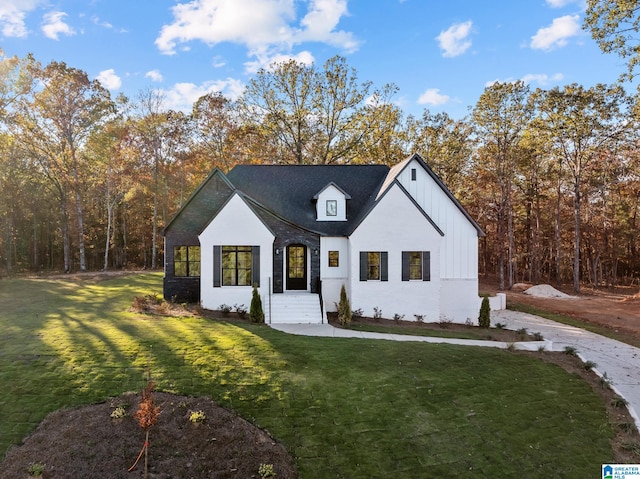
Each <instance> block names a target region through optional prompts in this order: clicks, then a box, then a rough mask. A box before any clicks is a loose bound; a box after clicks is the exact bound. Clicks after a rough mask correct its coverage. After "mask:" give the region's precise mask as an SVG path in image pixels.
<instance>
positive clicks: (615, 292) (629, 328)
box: [480, 279, 640, 339]
mask: <svg viewBox="0 0 640 479" xmlns="http://www.w3.org/2000/svg"><path fill="white" fill-rule="evenodd" d="M552 286H553V287H554V288H556V289H558V290H560V291H562V292H563V293H567V294H570V295H572V296H575V293H574V292H573V291H572V288H571V287H570V286H568V285H564V287H563V286H561V287H558V286H557V285H552ZM480 291H482V292H489V293H495V292H497V291H498V287H497V282H496V281H493V280H483V279H481V280H480ZM504 293H506V294H507V305H508V304H509V303H510V302H517V303H524V304H528V305H531V306H535V307H537V308H540V309H542V310H545V311H549V312H554V313H559V314H563V315H566V316H569V317H571V318H573V319H576V320H579V321H584V322H586V323H591V324H595V325H598V326H603V327H605V328H609V329H611V330H613V331H616V332H618V333H620V334H622V335H625V334H628V335H631V336H633V337H634V338H636V339H640V293H638V287H637V286H636V287H626V288H623V287H619V288H615V289H607V288H601V289H595V288H590V287H586V286H583V287H582V288H581V292H580V294H579V295H577V299H558V298H536V297H533V296H530V295H528V294H525V293H520V292H513V291H504Z"/></svg>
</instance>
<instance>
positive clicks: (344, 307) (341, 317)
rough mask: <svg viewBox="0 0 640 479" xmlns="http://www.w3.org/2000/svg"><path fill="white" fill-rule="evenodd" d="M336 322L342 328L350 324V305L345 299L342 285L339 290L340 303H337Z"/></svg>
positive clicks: (345, 295)
mask: <svg viewBox="0 0 640 479" xmlns="http://www.w3.org/2000/svg"><path fill="white" fill-rule="evenodd" d="M338 321H340V324H341V325H343V326H349V325H350V324H351V305H350V304H349V298H347V290H346V289H345V287H344V284H343V285H342V287H341V288H340V303H338Z"/></svg>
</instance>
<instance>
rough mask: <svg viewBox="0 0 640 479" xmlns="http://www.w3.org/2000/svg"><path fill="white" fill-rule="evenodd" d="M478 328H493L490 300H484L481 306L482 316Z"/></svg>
mask: <svg viewBox="0 0 640 479" xmlns="http://www.w3.org/2000/svg"><path fill="white" fill-rule="evenodd" d="M478 326H480V327H481V328H486V329H489V327H490V326H491V307H490V306H489V298H487V297H486V296H485V297H484V298H482V304H481V305H480V315H479V316H478Z"/></svg>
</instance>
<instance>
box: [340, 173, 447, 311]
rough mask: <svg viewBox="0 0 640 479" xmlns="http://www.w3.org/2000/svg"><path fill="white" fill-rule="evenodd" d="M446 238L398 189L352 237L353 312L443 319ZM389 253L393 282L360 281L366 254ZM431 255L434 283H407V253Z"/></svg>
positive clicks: (394, 187)
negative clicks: (442, 263)
mask: <svg viewBox="0 0 640 479" xmlns="http://www.w3.org/2000/svg"><path fill="white" fill-rule="evenodd" d="M441 241H442V237H441V236H440V234H439V233H438V231H436V229H435V228H434V227H433V226H432V225H431V223H430V222H429V221H428V220H427V218H426V217H425V216H424V215H423V214H422V213H421V212H420V211H419V210H418V209H417V208H416V207H415V205H414V204H413V203H412V202H411V199H410V198H409V197H408V196H407V195H406V193H405V192H403V191H402V189H401V188H400V187H399V186H398V185H396V184H393V185H391V186H390V187H389V190H388V191H387V192H386V193H385V195H384V196H383V197H382V198H380V199H379V201H378V203H377V204H376V206H375V207H374V208H373V209H372V210H371V212H370V213H369V214H368V215H367V217H366V218H365V219H364V220H363V221H362V223H361V224H360V225H359V226H358V227H357V228H356V230H355V231H354V232H353V233H352V235H351V237H350V243H351V244H350V249H351V251H350V270H351V274H352V277H351V281H350V284H351V286H350V288H349V289H350V301H351V308H352V309H354V310H355V309H362V310H363V313H364V314H365V315H366V316H373V314H374V307H377V308H379V309H381V310H382V316H383V317H384V318H393V316H394V315H395V314H398V315H404V319H406V320H415V317H414V315H416V314H418V315H423V316H424V320H425V321H438V318H439V315H440V284H441V282H440V259H439V258H440V243H441ZM363 251H383V252H384V251H386V252H387V253H388V281H360V278H359V275H358V272H359V271H360V264H359V262H360V252H363ZM403 251H429V252H430V259H431V261H430V263H431V265H430V273H431V274H430V276H431V280H430V281H422V280H418V281H402V252H403Z"/></svg>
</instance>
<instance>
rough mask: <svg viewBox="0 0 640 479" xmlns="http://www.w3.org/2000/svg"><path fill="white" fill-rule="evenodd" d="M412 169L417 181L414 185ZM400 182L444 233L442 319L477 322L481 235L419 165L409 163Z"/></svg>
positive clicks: (441, 259) (414, 161)
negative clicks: (479, 241)
mask: <svg viewBox="0 0 640 479" xmlns="http://www.w3.org/2000/svg"><path fill="white" fill-rule="evenodd" d="M413 168H415V170H416V179H415V180H413V181H412V180H411V169H413ZM398 181H399V182H400V183H401V184H402V186H404V187H405V188H406V189H407V191H408V192H409V193H410V194H411V196H412V197H413V198H414V199H415V200H416V202H417V203H418V204H419V205H420V206H421V207H422V208H423V209H424V211H425V212H426V213H427V214H428V215H429V217H430V218H431V219H432V220H433V221H434V223H435V224H437V225H438V227H439V228H440V229H441V230H442V231H443V232H444V238H443V241H442V249H441V250H440V273H441V279H442V283H441V295H442V303H441V310H440V316H441V318H442V319H448V320H452V321H455V322H464V321H466V320H467V319H471V320H472V321H474V320H477V318H478V313H479V307H478V306H477V305H478V298H479V296H478V232H477V231H476V229H475V228H474V227H473V225H472V224H471V223H470V222H469V220H468V219H467V218H466V217H465V215H464V214H463V213H462V212H461V211H460V210H459V209H458V208H457V206H456V205H455V204H454V203H453V202H452V201H451V199H450V198H449V196H448V195H447V194H446V193H445V192H444V191H443V190H442V188H440V186H439V185H438V184H437V183H436V182H435V181H434V180H433V178H432V177H431V176H430V175H429V174H428V173H427V172H426V171H425V170H424V169H423V168H422V165H421V164H420V163H419V162H418V161H416V160H413V161H411V162H409V163H408V164H407V166H406V167H405V168H404V169H403V171H402V172H401V173H400V174H399V175H398Z"/></svg>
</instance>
